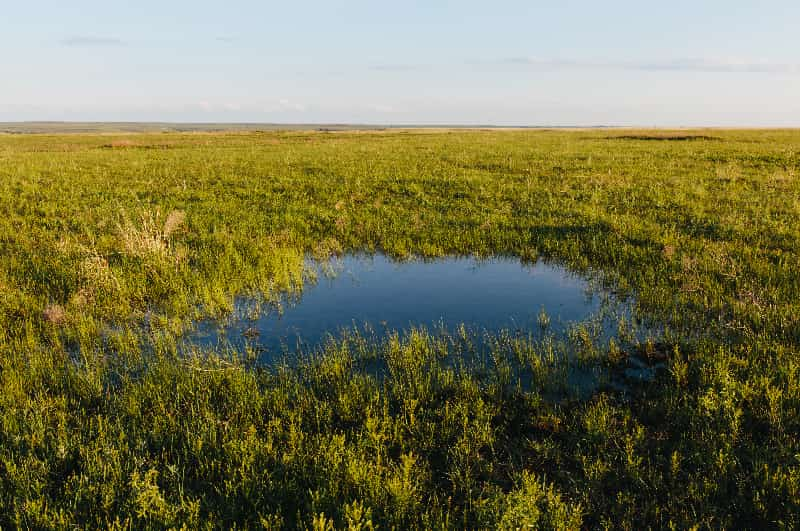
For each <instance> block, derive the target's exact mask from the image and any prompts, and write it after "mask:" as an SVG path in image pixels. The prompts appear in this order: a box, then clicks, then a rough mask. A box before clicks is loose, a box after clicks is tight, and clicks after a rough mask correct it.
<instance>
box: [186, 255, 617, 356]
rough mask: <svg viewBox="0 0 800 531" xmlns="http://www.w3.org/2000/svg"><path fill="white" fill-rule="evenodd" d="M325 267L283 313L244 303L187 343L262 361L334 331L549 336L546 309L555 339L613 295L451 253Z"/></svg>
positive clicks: (553, 273)
mask: <svg viewBox="0 0 800 531" xmlns="http://www.w3.org/2000/svg"><path fill="white" fill-rule="evenodd" d="M317 267H318V268H320V266H319V265H318V266H317ZM331 270H332V271H333V273H332V274H331V273H330V271H331ZM320 271H321V274H319V275H318V278H317V281H316V282H315V283H310V284H307V285H306V286H305V287H304V289H303V291H302V294H301V295H300V296H299V297H296V298H295V300H286V301H284V302H283V303H282V305H281V306H282V308H281V311H277V310H276V309H274V308H272V309H267V310H265V311H263V312H261V313H260V315H257V316H256V317H250V318H248V317H247V315H248V313H249V310H252V308H253V306H254V302H253V301H252V300H248V299H246V298H241V299H238V300H237V302H236V310H235V311H234V316H235V317H234V318H233V319H230V320H229V321H228V322H225V323H220V322H218V321H205V322H201V323H198V326H197V328H196V330H195V332H194V333H193V334H191V336H190V337H189V340H190V341H191V342H192V343H194V344H197V345H201V346H214V345H217V344H219V343H221V342H227V343H230V344H231V345H233V346H241V345H244V344H250V345H254V346H257V347H258V348H260V349H261V350H263V351H264V352H265V355H264V356H262V361H263V362H269V359H270V358H271V357H272V356H274V355H275V354H278V353H281V352H284V351H287V350H288V351H292V350H296V349H297V348H298V346H301V347H302V348H303V350H308V349H313V348H314V347H316V346H319V345H320V344H321V342H322V341H324V339H325V338H326V337H328V336H329V335H331V334H333V335H334V336H335V335H336V334H337V333H339V332H341V331H342V330H345V329H349V330H353V328H354V327H355V328H356V329H358V330H361V331H363V330H365V329H366V330H371V331H372V332H373V333H375V334H376V335H377V336H379V337H380V336H382V335H384V334H385V333H386V332H388V331H392V330H398V331H404V330H409V329H410V328H411V327H419V326H422V327H426V328H427V329H428V330H437V329H441V328H442V327H444V328H446V329H448V330H450V331H453V330H455V329H456V327H458V326H459V325H460V324H462V323H463V324H465V325H466V327H467V328H468V329H470V330H471V331H473V332H476V333H478V334H480V333H483V332H489V333H497V332H500V331H501V330H510V331H512V332H522V333H526V334H527V333H535V332H536V331H541V330H542V327H541V324H542V318H541V314H542V312H544V313H545V314H546V315H547V320H548V321H549V324H548V326H547V331H548V332H551V333H558V332H562V331H564V330H565V329H566V327H567V326H568V325H569V324H570V323H575V322H579V321H583V320H586V319H588V318H590V317H592V316H594V315H596V314H597V312H598V311H599V310H600V308H601V306H602V305H603V302H604V301H606V302H607V301H608V294H607V293H604V292H601V291H599V290H597V289H592V286H591V285H590V283H589V282H588V281H587V280H585V279H583V278H581V277H579V276H577V275H575V274H574V273H571V272H569V271H568V270H566V269H564V268H563V267H559V266H557V265H552V264H546V263H544V262H541V261H540V262H537V263H536V264H533V265H529V264H523V263H521V262H520V261H519V260H517V259H511V258H491V259H476V258H467V257H449V258H442V259H437V260H432V261H407V262H395V261H393V260H391V259H389V258H387V257H386V256H383V255H374V256H361V255H348V256H344V257H342V258H337V259H335V260H334V261H333V262H332V263H331V264H328V265H326V266H324V267H322V268H321V269H320ZM322 271H327V273H324V272H322ZM270 353H271V355H270Z"/></svg>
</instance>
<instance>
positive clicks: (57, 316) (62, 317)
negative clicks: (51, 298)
mask: <svg viewBox="0 0 800 531" xmlns="http://www.w3.org/2000/svg"><path fill="white" fill-rule="evenodd" d="M42 317H43V318H44V320H45V321H46V322H48V323H50V324H54V325H60V324H62V323H64V321H66V320H67V312H66V311H65V310H64V308H63V307H62V306H60V305H58V304H49V305H48V306H47V307H46V308H45V309H44V311H43V312H42Z"/></svg>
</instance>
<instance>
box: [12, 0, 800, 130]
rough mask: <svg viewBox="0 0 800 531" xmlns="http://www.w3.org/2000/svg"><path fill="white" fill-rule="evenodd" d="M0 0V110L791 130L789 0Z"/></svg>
mask: <svg viewBox="0 0 800 531" xmlns="http://www.w3.org/2000/svg"><path fill="white" fill-rule="evenodd" d="M2 4H3V5H2V11H0V12H1V13H2V17H1V18H0V50H2V52H0V72H2V73H1V74H0V121H12V120H126V121H127V120H141V121H156V120H158V121H228V122H230V121H234V122H236V121H248V122H292V123H299V122H306V123H310V122H351V123H352V122H359V123H375V124H381V123H395V124H402V123H425V124H435V123H451V124H478V123H480V124H498V125H542V124H551V125H593V124H609V125H663V126H669V125H744V126H753V125H768V126H774V125H793V126H800V2H799V1H797V0H791V1H789V0H787V1H770V0H762V1H760V2H756V1H755V0H751V1H740V0H728V1H716V0H714V1H710V0H709V1H705V2H703V1H701V0H694V1H687V0H672V1H669V2H658V3H656V2H641V1H638V2H634V1H606V2H589V1H560V2H556V1H552V0H551V1H549V2H536V1H530V0H529V1H502V0H495V1H492V2H488V1H481V2H476V1H472V0H460V1H442V0H429V1H427V2H414V1H404V2H399V1H398V2H392V3H388V2H383V3H380V2H375V1H372V2H368V1H341V2H323V1H294V2H285V1H284V2H264V1H262V2H256V1H245V0H228V1H225V2H222V1H217V2H211V1H206V0H192V1H184V0H161V1H152V0H135V1H125V2H122V1H116V2H115V1H113V0H103V1H95V0H73V1H71V2H64V1H60V0H59V1H54V0H51V1H43V0H27V1H25V2H22V1H19V2H18V1H14V0H2ZM648 4H649V5H648Z"/></svg>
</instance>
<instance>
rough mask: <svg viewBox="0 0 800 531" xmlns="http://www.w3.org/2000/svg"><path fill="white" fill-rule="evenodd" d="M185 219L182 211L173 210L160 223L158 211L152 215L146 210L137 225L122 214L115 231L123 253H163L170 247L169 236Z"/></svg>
mask: <svg viewBox="0 0 800 531" xmlns="http://www.w3.org/2000/svg"><path fill="white" fill-rule="evenodd" d="M185 219H186V214H185V213H184V212H183V211H181V210H173V211H172V212H170V213H169V215H168V216H167V219H166V220H165V221H164V223H163V225H162V224H161V223H160V219H159V214H158V213H156V214H155V215H154V214H153V213H152V212H148V213H146V214H143V215H142V218H141V222H140V224H139V226H137V225H135V224H134V223H133V222H132V221H131V220H130V218H128V217H127V216H123V219H122V222H121V223H120V224H119V225H118V228H117V232H118V234H119V239H120V242H121V243H122V247H123V249H124V250H125V253H126V254H128V255H130V256H138V257H144V256H149V255H164V254H166V253H167V251H168V250H169V248H170V238H171V237H172V236H173V235H174V234H175V232H176V231H177V230H178V229H179V228H180V226H181V225H182V224H183V222H184V220H185Z"/></svg>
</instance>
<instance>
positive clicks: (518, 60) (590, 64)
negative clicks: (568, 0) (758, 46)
mask: <svg viewBox="0 0 800 531" xmlns="http://www.w3.org/2000/svg"><path fill="white" fill-rule="evenodd" d="M496 63H497V64H502V65H516V66H522V67H530V68H539V69H576V70H586V69H599V70H634V71H650V72H659V71H673V72H768V73H800V63H796V64H795V63H780V62H774V61H753V60H744V59H708V58H681V59H669V60H654V61H588V60H576V59H548V58H538V57H509V58H506V59H502V60H500V61H497V62H496ZM473 64H480V63H473ZM490 64H491V62H490Z"/></svg>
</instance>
